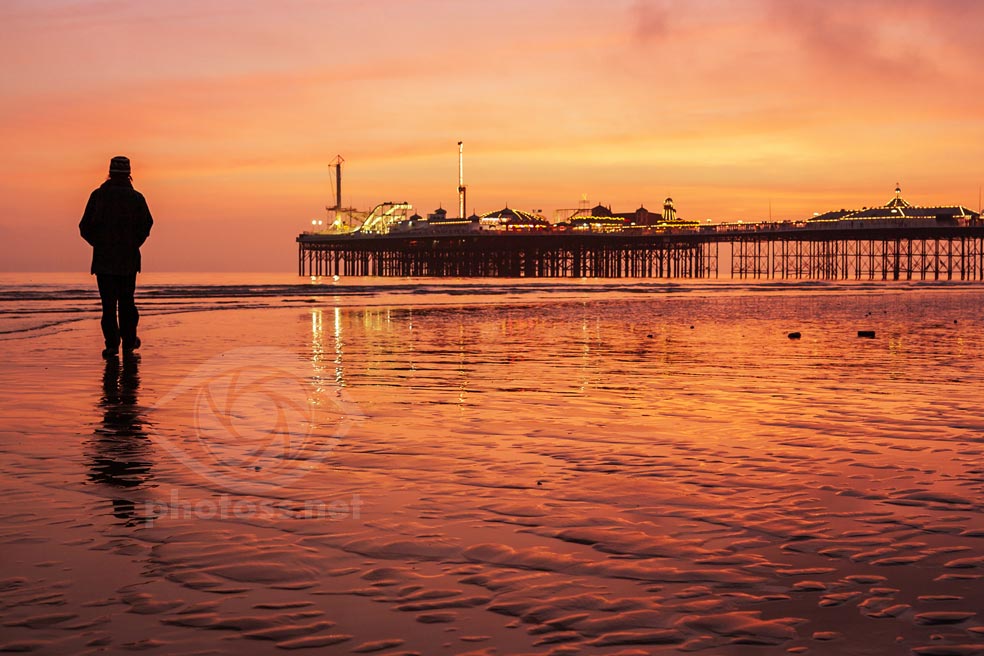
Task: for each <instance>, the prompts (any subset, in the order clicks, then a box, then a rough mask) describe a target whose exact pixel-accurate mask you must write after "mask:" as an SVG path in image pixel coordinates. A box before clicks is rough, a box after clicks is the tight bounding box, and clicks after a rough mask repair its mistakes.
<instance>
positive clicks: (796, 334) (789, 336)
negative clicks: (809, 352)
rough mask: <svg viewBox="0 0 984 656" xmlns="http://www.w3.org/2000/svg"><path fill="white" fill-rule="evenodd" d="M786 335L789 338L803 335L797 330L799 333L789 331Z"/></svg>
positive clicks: (797, 337)
mask: <svg viewBox="0 0 984 656" xmlns="http://www.w3.org/2000/svg"><path fill="white" fill-rule="evenodd" d="M786 337H788V338H789V339H799V338H800V337H802V335H800V334H799V333H798V332H797V333H789V334H788V335H786Z"/></svg>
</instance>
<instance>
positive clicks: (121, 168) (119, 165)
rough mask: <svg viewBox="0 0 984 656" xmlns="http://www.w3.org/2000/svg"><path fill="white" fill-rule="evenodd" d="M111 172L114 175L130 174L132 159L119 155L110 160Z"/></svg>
mask: <svg viewBox="0 0 984 656" xmlns="http://www.w3.org/2000/svg"><path fill="white" fill-rule="evenodd" d="M109 172H110V174H113V173H126V174H127V175H129V173H130V158H129V157H123V156H122V155H117V156H116V157H114V158H113V159H111V160H109Z"/></svg>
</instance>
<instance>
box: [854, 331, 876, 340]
mask: <svg viewBox="0 0 984 656" xmlns="http://www.w3.org/2000/svg"><path fill="white" fill-rule="evenodd" d="M858 337H866V338H868V339H874V338H875V331H874V330H859V331H858Z"/></svg>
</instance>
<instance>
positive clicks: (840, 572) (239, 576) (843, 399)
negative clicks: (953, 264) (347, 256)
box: [0, 280, 984, 656]
mask: <svg viewBox="0 0 984 656" xmlns="http://www.w3.org/2000/svg"><path fill="white" fill-rule="evenodd" d="M85 282H87V281H84V280H83V283H85ZM46 284H48V287H45V288H44V293H43V294H41V293H38V292H37V290H34V291H31V290H27V289H26V288H25V286H23V285H20V286H18V285H17V284H15V282H11V283H9V284H6V285H5V281H3V280H0V307H2V306H3V303H7V304H8V305H7V309H8V310H11V311H13V310H14V309H16V307H15V306H18V307H20V308H21V315H17V316H7V317H6V318H3V317H0V324H3V325H5V326H6V327H7V330H5V331H4V332H3V334H0V354H2V356H3V361H4V364H3V366H2V368H0V390H2V391H0V407H2V411H0V412H2V418H3V419H2V423H0V451H2V456H0V475H2V478H0V495H2V498H3V501H2V506H0V553H2V558H0V563H2V565H0V608H2V609H3V610H2V611H0V625H2V634H0V635H2V636H3V637H2V639H0V649H8V650H9V649H20V650H32V651H36V652H37V653H77V652H87V651H92V652H94V653H95V652H98V651H100V650H102V651H103V652H106V651H108V652H124V651H128V650H143V649H148V650H151V652H152V653H236V654H247V653H248V654H252V653H256V654H261V653H271V652H274V651H281V650H293V649H304V648H310V649H314V648H318V649H320V650H321V651H323V652H324V653H332V654H335V653H337V654H348V653H374V654H390V655H393V654H409V653H419V654H555V655H560V654H622V655H623V656H628V655H631V654H657V653H680V652H698V653H706V654H729V655H730V654H734V655H744V654H781V653H807V654H831V655H832V654H909V653H914V654H922V655H948V654H954V655H961V654H980V653H984V616H982V612H984V611H982V610H981V609H984V585H982V578H981V577H982V576H984V407H982V403H981V392H980V390H981V388H982V383H984V364H982V362H984V358H982V356H984V318H982V316H981V311H980V308H981V307H982V302H984V290H981V289H980V288H976V287H973V286H932V285H917V286H906V287H904V288H900V287H897V286H879V285H855V286H852V285H846V284H845V285H839V286H837V285H822V284H821V285H795V284H791V285H770V284H759V283H747V284H746V283H730V282H729V283H724V284H714V283H711V284H703V285H701V284H697V283H693V284H690V283H688V284H678V285H669V284H667V283H665V282H662V283H658V282H625V281H621V282H615V283H606V282H599V281H591V282H589V283H585V282H583V281H572V282H567V283H565V282H561V281H558V282H550V283H544V284H543V285H542V286H537V285H534V284H520V283H515V282H501V281H497V282H488V281H485V282H469V281H457V282H454V281H452V282H449V283H434V282H429V283H418V282H415V281H402V282H397V283H395V284H393V283H391V284H383V283H379V282H371V283H370V282H366V281H357V282H348V281H342V284H341V285H340V286H338V287H334V288H332V284H333V283H332V282H331V281H328V282H325V283H320V284H319V285H304V286H296V288H295V286H293V285H291V284H290V283H289V281H288V282H283V283H282V284H283V287H276V285H280V284H281V283H280V282H279V281H271V282H269V285H266V286H262V287H263V293H259V294H251V293H249V292H243V291H235V290H231V289H229V287H236V288H237V289H238V288H241V287H249V285H246V284H244V283H243V282H242V281H238V280H237V281H227V283H223V285H212V286H211V287H210V289H212V288H218V287H223V289H221V290H220V291H221V293H216V294H213V295H208V294H202V293H201V292H202V291H203V290H202V289H200V287H201V285H197V284H195V282H194V281H180V282H179V283H173V284H170V285H169V283H167V282H166V281H161V282H160V283H158V286H155V285H154V284H148V288H147V289H145V291H144V297H143V302H144V305H143V307H144V309H145V311H144V316H143V319H142V324H141V335H142V339H143V340H144V347H143V348H142V349H141V354H140V356H139V358H138V359H133V360H125V361H123V362H121V363H116V362H111V363H110V364H108V365H104V364H103V362H102V361H101V360H99V358H98V350H99V338H98V325H97V322H96V321H95V320H94V319H93V316H94V315H92V310H91V304H92V302H93V301H92V297H90V296H85V295H82V296H80V297H78V298H72V297H71V295H70V294H67V293H65V291H64V290H65V288H66V287H70V285H66V284H65V283H64V281H59V282H57V284H56V283H51V282H49V283H46ZM90 284H91V283H90ZM442 285H443V286H442ZM42 286H43V285H42ZM182 286H183V287H191V288H195V289H193V290H192V291H187V290H185V291H180V289H181V288H182ZM421 290H423V291H425V292H427V293H425V294H421V293H420V292H421ZM28 291H31V293H38V296H37V298H34V299H33V300H31V299H27V298H26V297H24V296H23V295H22V296H17V294H24V293H26V292H28ZM266 292H269V293H266ZM86 293H90V292H86ZM4 294H7V296H4ZM42 296H44V297H43V298H42ZM217 301H228V302H227V303H225V304H219V305H216V302H217ZM27 303H34V304H36V305H33V306H31V307H35V308H38V307H41V308H49V309H52V314H53V315H57V316H58V319H57V320H56V321H53V322H49V323H46V324H42V323H39V322H37V321H35V319H33V318H32V317H31V316H29V315H30V313H28V312H24V311H23V310H24V308H26V307H27V305H25V304H27ZM71 304H74V306H77V309H76V310H74V311H72V310H69V309H67V308H69V306H70V305H71ZM168 304H178V306H169V305H168ZM218 307H221V308H223V309H221V310H212V309H210V308H218ZM56 310H57V311H56ZM12 314H14V315H15V314H16V313H15V312H8V315H12ZM4 322H6V323H4ZM859 330H873V331H875V338H874V339H864V338H859V337H858V336H857V332H858V331H859ZM792 331H798V332H800V333H801V334H802V338H801V339H790V338H788V337H787V334H788V333H790V332H792Z"/></svg>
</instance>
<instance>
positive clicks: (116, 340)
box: [79, 157, 154, 358]
mask: <svg viewBox="0 0 984 656" xmlns="http://www.w3.org/2000/svg"><path fill="white" fill-rule="evenodd" d="M153 224H154V220H153V219H152V218H151V216H150V210H149V209H148V208H147V201H146V200H144V197H143V195H142V194H141V193H140V192H139V191H137V190H136V189H134V188H133V183H132V182H131V178H130V160H129V159H127V158H126V157H114V158H113V159H112V160H111V161H110V163H109V178H108V179H107V180H106V182H104V183H102V185H101V186H100V187H99V188H98V189H96V190H95V191H93V192H92V194H91V195H90V196H89V202H88V204H87V205H86V206H85V213H84V214H83V215H82V221H81V222H80V223H79V232H81V233H82V238H83V239H85V240H86V241H87V242H89V244H91V245H92V269H91V273H94V274H96V282H97V283H98V285H99V297H100V299H102V332H103V337H104V338H105V339H106V348H105V350H104V351H103V357H105V358H112V357H116V355H117V354H118V353H119V349H120V341H121V340H122V343H123V352H124V353H132V352H133V350H134V349H136V348H139V347H140V339H139V338H138V337H137V321H138V320H139V314H138V312H137V305H136V303H134V301H133V292H134V290H135V289H136V286H137V273H138V272H139V271H140V247H141V246H142V245H143V243H144V241H146V240H147V236H148V235H149V234H150V227H151V226H152V225H153ZM117 311H118V312H119V321H118V322H117Z"/></svg>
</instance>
